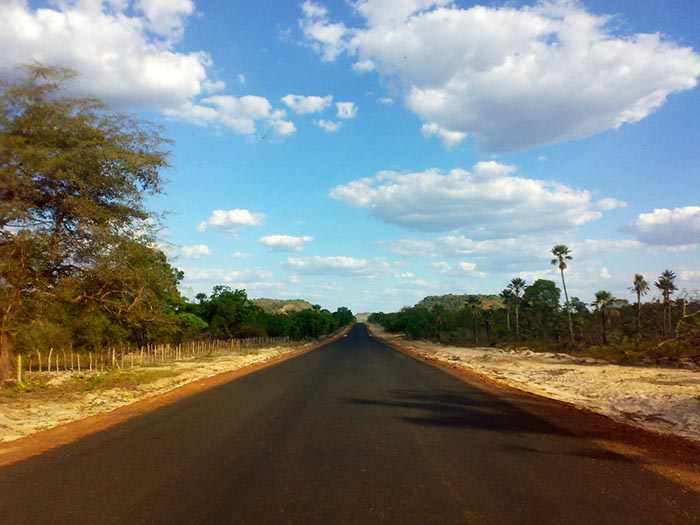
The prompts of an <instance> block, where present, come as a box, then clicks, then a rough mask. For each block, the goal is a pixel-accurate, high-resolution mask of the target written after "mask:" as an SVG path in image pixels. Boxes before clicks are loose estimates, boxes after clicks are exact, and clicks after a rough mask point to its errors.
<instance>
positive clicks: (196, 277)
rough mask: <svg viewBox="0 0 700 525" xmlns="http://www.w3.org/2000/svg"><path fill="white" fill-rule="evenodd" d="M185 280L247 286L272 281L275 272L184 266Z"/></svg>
mask: <svg viewBox="0 0 700 525" xmlns="http://www.w3.org/2000/svg"><path fill="white" fill-rule="evenodd" d="M183 271H184V272H185V281H187V282H194V281H212V282H216V283H226V284H229V285H235V286H236V287H238V288H245V287H246V286H248V285H250V284H258V285H259V284H260V283H264V282H266V281H268V282H269V281H270V280H271V279H272V278H274V274H273V273H272V272H269V271H267V270H265V269H262V268H253V269H247V270H231V269H228V268H184V269H183Z"/></svg>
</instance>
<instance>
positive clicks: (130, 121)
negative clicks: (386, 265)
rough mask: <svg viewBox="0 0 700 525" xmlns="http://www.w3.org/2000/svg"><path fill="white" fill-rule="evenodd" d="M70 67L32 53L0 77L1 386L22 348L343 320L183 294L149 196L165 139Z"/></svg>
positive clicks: (222, 292) (298, 332)
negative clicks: (72, 89)
mask: <svg viewBox="0 0 700 525" xmlns="http://www.w3.org/2000/svg"><path fill="white" fill-rule="evenodd" d="M74 76H75V74H74V72H73V71H71V70H69V69H65V68H56V67H46V66H43V65H41V64H32V65H29V66H25V67H24V68H22V69H21V70H18V71H11V72H4V73H3V75H2V77H1V78H0V384H1V383H2V382H4V381H5V380H7V379H8V378H9V377H10V366H11V358H12V355H13V353H16V352H21V351H24V350H27V349H37V348H41V347H48V346H52V347H55V348H61V347H64V348H65V347H68V346H70V347H71V348H73V349H76V350H81V349H83V350H90V349H99V348H102V347H105V346H111V345H135V346H140V345H145V344H150V343H162V342H169V341H181V340H183V339H186V338H194V337H200V338H222V337H245V336H253V335H255V336H262V335H269V336H289V337H293V338H304V337H319V336H321V335H323V334H327V333H329V332H330V331H332V330H334V329H335V328H337V327H338V326H340V325H342V324H345V323H348V322H351V321H350V319H351V318H353V316H352V313H351V312H350V311H349V310H348V309H347V308H341V309H339V310H338V311H337V312H335V313H330V312H328V311H327V310H323V309H321V308H320V307H318V308H314V309H311V310H309V311H303V312H295V313H293V314H290V315H288V316H284V315H281V314H280V315H278V314H274V313H272V314H270V313H266V312H264V311H263V310H262V309H261V308H259V307H257V306H256V305H255V304H254V303H252V302H251V301H250V300H248V298H247V295H246V293H245V291H243V290H231V289H229V288H226V287H223V286H219V287H215V288H214V290H213V292H212V294H211V295H210V296H209V297H207V296H204V297H200V299H199V300H197V301H195V302H189V301H187V300H186V299H184V298H183V297H182V296H181V295H180V292H179V290H178V283H179V282H180V281H181V280H182V278H183V273H182V272H181V271H179V270H178V269H177V268H174V267H173V266H172V265H171V264H170V262H169V261H168V258H167V256H166V255H165V253H164V252H163V251H162V250H160V249H159V247H158V245H157V243H156V241H155V232H156V229H157V226H158V221H159V217H157V216H156V215H155V214H153V213H152V212H150V211H149V210H148V209H146V206H145V202H146V199H147V198H148V197H150V196H153V195H157V194H159V193H160V192H161V191H162V189H163V181H162V178H161V171H162V170H163V169H164V168H166V167H167V166H168V158H169V155H170V152H169V149H168V148H169V146H170V142H169V141H168V140H167V139H165V138H163V136H162V130H161V129H160V128H159V127H157V126H154V125H152V124H151V123H149V122H146V121H143V120H139V119H136V118H134V117H132V116H129V115H126V114H122V113H116V112H114V111H111V110H110V109H109V108H108V107H107V106H106V105H105V104H104V103H102V102H101V101H100V100H98V99H94V98H89V97H82V98H81V97H72V96H70V95H68V94H66V91H65V88H66V86H67V85H68V84H69V83H70V82H71V80H72V79H73V78H74ZM353 319H354V318H353Z"/></svg>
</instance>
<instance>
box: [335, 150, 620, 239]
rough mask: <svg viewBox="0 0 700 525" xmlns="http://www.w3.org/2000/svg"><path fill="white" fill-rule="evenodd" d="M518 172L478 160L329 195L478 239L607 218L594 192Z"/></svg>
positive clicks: (390, 176) (411, 224)
mask: <svg viewBox="0 0 700 525" xmlns="http://www.w3.org/2000/svg"><path fill="white" fill-rule="evenodd" d="M514 172H515V167H514V166H508V165H504V164H500V163H498V162H495V161H489V162H479V163H477V164H476V165H475V166H474V167H473V168H472V171H471V172H469V171H466V170H463V169H454V170H452V171H450V172H449V173H447V174H443V173H442V172H441V171H439V170H437V169H431V170H427V171H423V172H418V173H396V172H391V171H385V172H380V173H378V174H377V175H376V176H375V177H372V178H363V179H359V180H356V181H353V182H350V183H348V184H346V185H342V186H336V187H335V188H333V189H332V190H331V191H330V193H329V195H330V197H332V198H334V199H338V200H341V201H344V202H347V203H348V204H351V205H353V206H357V207H362V208H367V209H368V210H369V213H370V214H371V215H373V216H375V217H377V218H378V219H380V220H382V221H384V222H386V223H389V224H393V225H395V226H399V227H402V228H409V229H415V230H421V231H426V232H439V231H450V230H461V231H463V232H465V233H467V234H468V235H469V237H471V238H477V239H478V238H488V237H512V236H518V235H524V234H528V233H535V232H561V231H569V230H572V229H574V228H576V227H577V226H580V225H582V224H585V223H587V222H590V221H593V220H596V219H598V218H600V217H601V216H602V212H601V211H600V206H598V203H596V202H594V201H593V200H592V195H591V193H590V192H588V191H584V190H576V189H573V188H570V187H568V186H565V185H563V184H559V183H556V182H550V181H543V180H536V179H526V178H524V177H517V176H515V175H514ZM609 205H610V203H609V202H608V201H606V204H605V206H604V208H606V209H608V208H609ZM619 205H622V203H620V204H619Z"/></svg>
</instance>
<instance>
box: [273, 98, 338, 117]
mask: <svg viewBox="0 0 700 525" xmlns="http://www.w3.org/2000/svg"><path fill="white" fill-rule="evenodd" d="M282 102H284V103H285V105H286V106H287V107H288V108H289V109H291V110H292V111H294V113H296V114H298V115H308V114H309V113H320V112H321V111H324V110H325V109H327V108H329V107H330V105H331V104H332V103H333V96H332V95H327V96H325V97H318V96H315V95H312V96H303V95H286V96H284V97H282Z"/></svg>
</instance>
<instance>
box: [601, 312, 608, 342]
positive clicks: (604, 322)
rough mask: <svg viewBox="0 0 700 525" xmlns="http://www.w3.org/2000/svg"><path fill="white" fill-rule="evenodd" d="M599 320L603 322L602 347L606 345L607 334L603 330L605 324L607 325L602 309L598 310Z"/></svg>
mask: <svg viewBox="0 0 700 525" xmlns="http://www.w3.org/2000/svg"><path fill="white" fill-rule="evenodd" d="M600 319H601V321H602V322H603V344H604V345H607V344H608V334H607V332H606V330H605V328H606V324H607V323H606V321H607V318H606V315H605V308H602V309H601V310H600Z"/></svg>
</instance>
